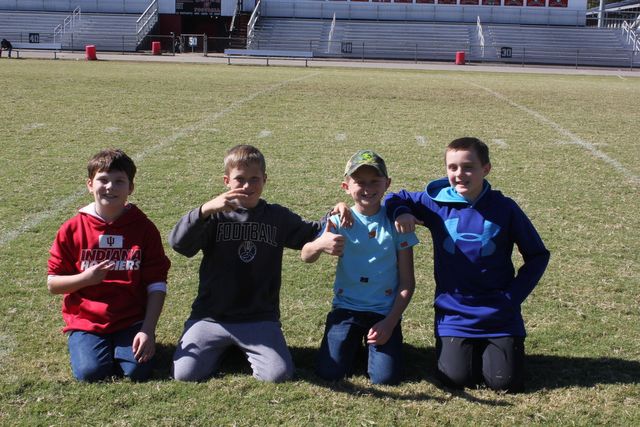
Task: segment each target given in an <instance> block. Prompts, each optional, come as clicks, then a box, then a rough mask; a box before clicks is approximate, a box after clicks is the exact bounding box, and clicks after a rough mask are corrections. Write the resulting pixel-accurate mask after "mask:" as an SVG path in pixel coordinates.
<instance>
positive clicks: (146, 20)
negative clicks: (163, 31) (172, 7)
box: [136, 0, 158, 43]
mask: <svg viewBox="0 0 640 427" xmlns="http://www.w3.org/2000/svg"><path fill="white" fill-rule="evenodd" d="M156 22H158V0H152V1H151V3H150V4H149V6H147V8H146V9H145V11H144V12H142V15H140V18H138V20H137V21H136V34H137V41H138V43H140V42H141V41H142V39H143V38H144V36H146V35H147V34H148V33H149V31H151V29H152V28H153V26H154V25H156Z"/></svg>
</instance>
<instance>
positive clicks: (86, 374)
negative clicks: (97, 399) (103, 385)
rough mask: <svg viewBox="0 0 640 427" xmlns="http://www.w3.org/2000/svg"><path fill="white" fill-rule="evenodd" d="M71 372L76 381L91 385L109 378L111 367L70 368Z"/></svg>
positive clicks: (111, 371)
mask: <svg viewBox="0 0 640 427" xmlns="http://www.w3.org/2000/svg"><path fill="white" fill-rule="evenodd" d="M72 371H73V376H74V377H75V379H77V380H78V381H82V382H89V383H92V382H97V381H102V380H104V379H106V378H108V377H110V376H111V375H112V374H113V366H112V365H100V364H95V365H84V366H72Z"/></svg>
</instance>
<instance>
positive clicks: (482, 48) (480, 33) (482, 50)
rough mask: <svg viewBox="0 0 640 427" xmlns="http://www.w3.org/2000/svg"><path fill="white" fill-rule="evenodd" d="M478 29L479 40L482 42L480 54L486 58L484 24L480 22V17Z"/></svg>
mask: <svg viewBox="0 0 640 427" xmlns="http://www.w3.org/2000/svg"><path fill="white" fill-rule="evenodd" d="M476 27H477V28H478V40H479V41H480V52H481V55H482V57H483V58H484V34H483V33H482V23H481V22H480V16H478V23H477V24H476Z"/></svg>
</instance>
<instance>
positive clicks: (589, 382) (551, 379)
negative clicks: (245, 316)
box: [153, 343, 640, 405]
mask: <svg viewBox="0 0 640 427" xmlns="http://www.w3.org/2000/svg"><path fill="white" fill-rule="evenodd" d="M290 350H291V354H292V356H293V360H294V362H295V365H296V377H297V378H298V379H301V380H303V381H306V382H309V383H312V384H316V385H319V386H323V387H327V388H331V389H333V390H335V391H338V392H343V393H349V394H356V395H359V394H361V395H364V394H366V395H372V396H376V397H381V398H386V397H389V398H394V399H400V400H403V399H404V400H445V399H441V398H436V397H434V396H430V395H427V394H425V393H407V390H406V388H403V387H402V384H401V385H400V386H399V387H397V391H395V390H393V389H394V387H378V386H374V385H371V386H360V385H357V384H354V383H352V382H350V381H341V382H338V383H332V382H328V381H324V380H322V379H320V378H319V377H318V376H316V375H315V373H314V368H315V358H316V354H317V351H318V349H317V348H315V347H313V348H311V347H292V348H291V349H290ZM174 351H175V345H167V344H162V343H158V345H157V348H156V369H155V372H154V375H153V378H154V379H156V380H170V379H171V365H172V362H173V353H174ZM362 351H363V353H362V354H361V355H359V357H358V361H357V363H356V367H355V375H359V376H364V375H366V370H367V369H366V354H364V348H363V350H362ZM404 356H405V365H406V366H407V369H406V370H405V373H404V374H405V376H404V382H405V383H412V382H421V381H426V382H429V383H431V384H434V385H435V386H437V387H439V388H444V387H442V385H441V384H440V382H439V381H438V379H437V376H436V371H435V366H436V355H435V349H434V348H433V347H428V348H422V347H414V346H412V345H409V344H406V343H405V345H404ZM526 366H527V379H526V382H525V391H524V394H528V393H536V392H538V391H540V390H545V389H547V390H548V389H556V388H564V387H593V386H595V385H598V384H636V383H637V381H638V378H640V362H636V361H630V360H622V359H615V358H606V357H601V358H590V357H583V358H581V357H570V356H567V357H563V356H545V355H539V354H533V355H531V354H528V355H527V356H526ZM227 374H246V375H251V367H250V366H249V363H248V362H247V360H246V357H245V356H244V354H242V352H241V351H240V349H238V348H237V347H231V348H230V349H229V350H228V351H227V353H226V354H225V355H224V357H223V360H222V362H221V365H220V372H219V373H218V374H217V375H216V376H224V375H227ZM444 389H445V390H446V391H448V392H449V393H451V394H453V395H455V396H457V397H460V398H464V399H467V400H469V401H473V402H477V403H483V404H489V405H507V403H505V402H501V401H499V400H483V399H478V398H476V397H474V396H471V395H469V394H467V393H466V392H464V391H461V390H453V389H447V388H444Z"/></svg>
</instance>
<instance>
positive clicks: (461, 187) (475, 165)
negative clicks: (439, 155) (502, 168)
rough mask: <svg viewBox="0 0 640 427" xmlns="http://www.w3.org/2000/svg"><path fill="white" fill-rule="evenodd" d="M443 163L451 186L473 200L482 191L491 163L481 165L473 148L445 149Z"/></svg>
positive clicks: (470, 200) (467, 198) (469, 199)
mask: <svg viewBox="0 0 640 427" xmlns="http://www.w3.org/2000/svg"><path fill="white" fill-rule="evenodd" d="M445 163H446V168H447V177H448V178H449V183H450V184H451V186H452V187H453V188H455V189H456V191H457V192H458V194H460V195H461V196H462V197H464V198H465V199H466V200H468V201H469V202H473V201H474V200H475V199H476V198H477V197H478V196H479V195H480V193H481V192H482V185H483V182H484V177H485V176H487V175H488V174H489V171H490V170H491V163H487V164H486V165H482V164H481V162H480V159H479V158H478V154H477V153H476V152H475V151H474V150H456V151H453V150H450V151H447V154H446V156H445Z"/></svg>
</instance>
